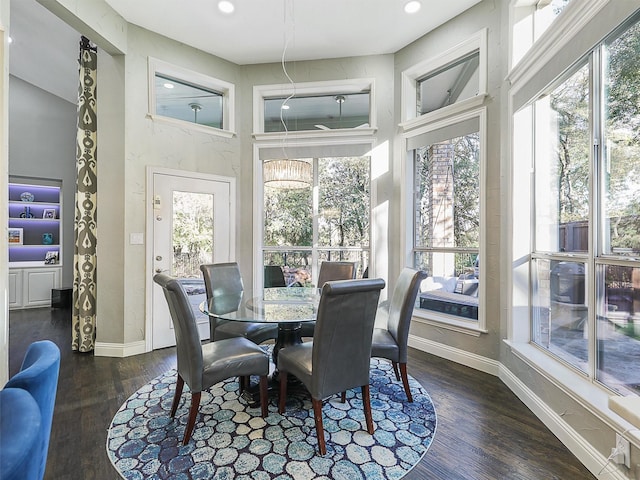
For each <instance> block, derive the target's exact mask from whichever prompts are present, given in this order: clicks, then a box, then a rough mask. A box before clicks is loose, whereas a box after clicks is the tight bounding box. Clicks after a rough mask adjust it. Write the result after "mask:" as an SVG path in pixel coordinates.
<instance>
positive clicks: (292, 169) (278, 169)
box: [262, 158, 312, 189]
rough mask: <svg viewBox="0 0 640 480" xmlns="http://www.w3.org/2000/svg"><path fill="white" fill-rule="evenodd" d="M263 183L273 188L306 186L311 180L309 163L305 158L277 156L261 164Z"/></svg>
mask: <svg viewBox="0 0 640 480" xmlns="http://www.w3.org/2000/svg"><path fill="white" fill-rule="evenodd" d="M262 178H263V179H264V184H265V185H266V186H268V187H274V188H288V189H296V188H307V187H308V186H310V185H311V181H312V167H311V163H309V162H307V161H305V160H298V159H289V158H278V159H275V160H267V161H265V162H264V164H263V170H262Z"/></svg>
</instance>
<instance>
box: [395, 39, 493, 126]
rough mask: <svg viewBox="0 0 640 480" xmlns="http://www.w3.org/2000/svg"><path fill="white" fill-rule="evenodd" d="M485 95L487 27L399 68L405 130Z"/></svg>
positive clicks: (471, 105)
mask: <svg viewBox="0 0 640 480" xmlns="http://www.w3.org/2000/svg"><path fill="white" fill-rule="evenodd" d="M486 96H487V30H486V29H485V30H481V31H480V32H478V33H477V34H475V35H474V36H472V37H471V38H469V39H468V40H466V41H465V42H462V43H460V44H459V45H456V46H455V47H452V48H451V49H449V50H447V51H445V52H444V53H442V54H440V55H438V56H437V57H435V58H429V59H427V60H425V61H424V62H421V63H419V64H417V65H414V66H412V67H411V68H409V69H407V70H405V71H404V72H402V98H403V101H402V113H401V115H402V119H403V123H401V124H400V126H401V127H402V128H403V130H404V131H405V132H408V131H410V130H412V129H414V128H418V127H421V126H422V125H424V123H425V122H434V121H436V120H439V119H442V118H447V117H450V116H452V115H455V114H456V113H460V112H464V111H468V110H470V109H472V108H476V107H478V106H479V105H481V104H482V103H483V102H484V98H485V97H486Z"/></svg>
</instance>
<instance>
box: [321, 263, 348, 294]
mask: <svg viewBox="0 0 640 480" xmlns="http://www.w3.org/2000/svg"><path fill="white" fill-rule="evenodd" d="M353 278H356V264H355V262H322V263H321V264H320V271H319V272H318V288H322V287H323V286H324V284H325V283H326V282H329V281H332V280H351V279H353Z"/></svg>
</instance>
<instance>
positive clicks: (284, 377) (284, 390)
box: [278, 370, 287, 414]
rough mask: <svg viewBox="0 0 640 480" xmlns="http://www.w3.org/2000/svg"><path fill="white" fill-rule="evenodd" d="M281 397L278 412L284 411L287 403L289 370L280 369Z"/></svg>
mask: <svg viewBox="0 0 640 480" xmlns="http://www.w3.org/2000/svg"><path fill="white" fill-rule="evenodd" d="M279 381H280V398H279V401H278V413H280V414H282V413H284V406H285V404H286V403H287V372H283V371H282V370H280V375H279Z"/></svg>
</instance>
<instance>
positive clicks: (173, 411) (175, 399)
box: [171, 374, 184, 418]
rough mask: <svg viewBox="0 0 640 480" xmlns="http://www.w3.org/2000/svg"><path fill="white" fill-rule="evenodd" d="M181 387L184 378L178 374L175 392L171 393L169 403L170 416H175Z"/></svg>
mask: <svg viewBox="0 0 640 480" xmlns="http://www.w3.org/2000/svg"><path fill="white" fill-rule="evenodd" d="M182 387H184V379H183V378H182V377H181V376H180V374H178V380H177V381H176V393H174V394H173V403H172V404H171V418H173V417H174V416H175V414H176V410H178V404H179V403H180V396H181V395H182Z"/></svg>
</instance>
